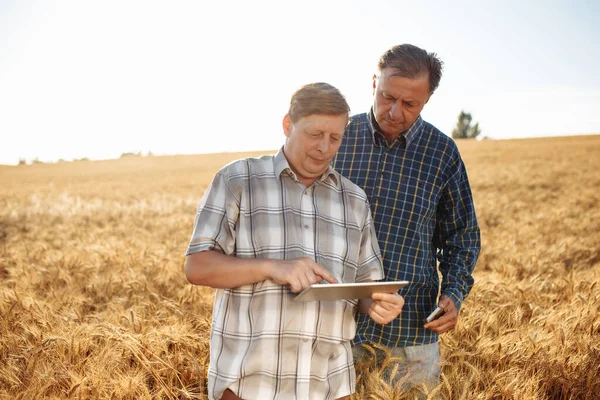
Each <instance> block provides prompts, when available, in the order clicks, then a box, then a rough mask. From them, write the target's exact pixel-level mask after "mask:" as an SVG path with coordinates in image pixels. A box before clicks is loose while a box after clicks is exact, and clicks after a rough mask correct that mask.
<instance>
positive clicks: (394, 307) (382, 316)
mask: <svg viewBox="0 0 600 400" xmlns="http://www.w3.org/2000/svg"><path fill="white" fill-rule="evenodd" d="M372 297H373V302H372V303H371V307H370V308H369V315H370V316H371V318H372V319H373V321H375V322H377V323H378V324H387V323H389V322H391V321H393V320H394V319H395V318H396V317H397V316H398V315H399V314H400V312H401V311H402V307H403V306H404V299H403V298H402V296H400V295H399V294H398V293H374V294H373V296H372Z"/></svg>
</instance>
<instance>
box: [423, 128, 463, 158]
mask: <svg viewBox="0 0 600 400" xmlns="http://www.w3.org/2000/svg"><path fill="white" fill-rule="evenodd" d="M421 129H422V132H423V135H422V137H425V138H428V139H429V140H428V142H429V145H430V146H435V147H436V148H439V149H446V150H447V151H449V152H451V153H458V146H457V145H456V142H455V141H454V139H452V138H451V137H450V136H448V135H446V134H445V133H444V132H442V131H441V130H439V129H438V128H436V127H435V126H434V125H432V124H430V123H429V122H427V121H425V120H423V127H422V128H421Z"/></svg>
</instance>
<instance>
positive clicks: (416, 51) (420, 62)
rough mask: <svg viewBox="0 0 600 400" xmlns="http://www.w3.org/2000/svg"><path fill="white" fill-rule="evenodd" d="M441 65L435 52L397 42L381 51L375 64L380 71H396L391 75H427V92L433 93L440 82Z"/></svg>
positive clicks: (410, 77)
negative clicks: (397, 43) (386, 69)
mask: <svg viewBox="0 0 600 400" xmlns="http://www.w3.org/2000/svg"><path fill="white" fill-rule="evenodd" d="M443 65H444V63H443V62H442V60H440V59H439V58H438V57H437V54H436V53H428V52H427V51H425V50H423V49H421V48H419V47H417V46H414V45H412V44H399V45H397V46H394V47H392V48H391V49H389V50H387V51H386V52H385V53H383V55H382V56H381V57H380V58H379V63H378V64H377V66H378V68H379V71H380V72H381V71H382V70H383V69H384V68H392V69H394V70H395V71H396V72H395V73H393V74H392V76H402V77H404V78H408V79H417V78H420V77H421V76H424V75H427V76H428V77H429V94H433V92H435V90H436V89H437V87H438V85H439V84H440V80H441V79H442V69H443Z"/></svg>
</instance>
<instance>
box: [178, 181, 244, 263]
mask: <svg viewBox="0 0 600 400" xmlns="http://www.w3.org/2000/svg"><path fill="white" fill-rule="evenodd" d="M239 204H240V202H239V199H237V198H236V197H235V196H234V194H233V192H232V191H231V189H230V187H229V182H228V177H227V174H226V173H225V172H224V171H223V170H221V171H219V172H218V173H217V175H216V176H215V178H214V179H213V181H212V182H211V184H210V186H209V187H208V189H207V190H206V191H205V192H204V195H203V196H202V199H201V200H200V204H199V205H198V211H197V213H196V219H195V222H194V231H193V233H192V238H191V239H190V243H189V245H188V248H187V250H186V255H190V254H193V253H198V252H201V251H208V250H216V251H219V252H221V253H223V254H227V255H235V239H236V232H235V226H236V223H237V220H238V218H239Z"/></svg>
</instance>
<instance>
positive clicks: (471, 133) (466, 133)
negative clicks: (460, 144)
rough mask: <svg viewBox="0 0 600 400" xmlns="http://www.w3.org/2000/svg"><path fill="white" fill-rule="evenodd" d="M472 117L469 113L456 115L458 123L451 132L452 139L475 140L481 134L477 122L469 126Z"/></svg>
mask: <svg viewBox="0 0 600 400" xmlns="http://www.w3.org/2000/svg"><path fill="white" fill-rule="evenodd" d="M472 121H473V117H471V114H470V113H466V112H464V111H461V112H460V114H459V115H458V122H456V128H454V130H453V131H452V138H453V139H475V138H476V137H477V136H479V134H480V133H481V129H479V122H477V123H476V124H475V125H473V126H471V122H472Z"/></svg>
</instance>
